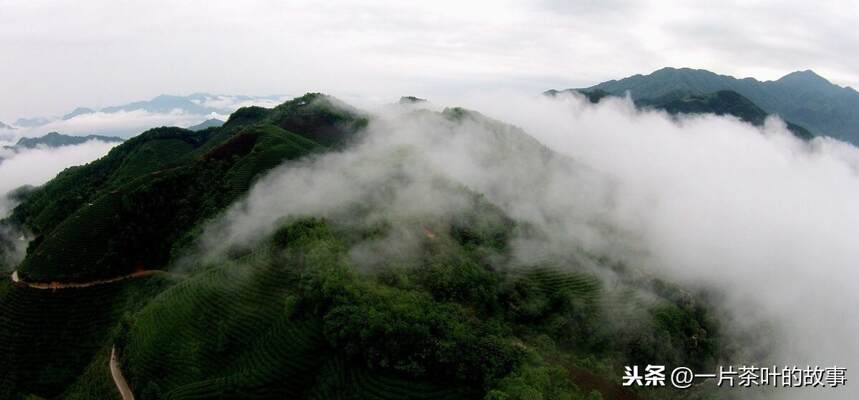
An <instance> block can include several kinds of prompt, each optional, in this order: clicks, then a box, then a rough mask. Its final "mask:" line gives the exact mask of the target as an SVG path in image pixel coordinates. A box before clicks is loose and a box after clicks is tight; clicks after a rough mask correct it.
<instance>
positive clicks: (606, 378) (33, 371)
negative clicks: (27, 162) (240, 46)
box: [0, 94, 730, 400]
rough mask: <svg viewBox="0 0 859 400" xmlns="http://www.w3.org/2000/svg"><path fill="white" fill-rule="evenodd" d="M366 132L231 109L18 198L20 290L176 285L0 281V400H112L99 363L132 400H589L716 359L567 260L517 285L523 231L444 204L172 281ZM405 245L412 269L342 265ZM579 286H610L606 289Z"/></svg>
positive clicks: (703, 318) (292, 112) (342, 219)
mask: <svg viewBox="0 0 859 400" xmlns="http://www.w3.org/2000/svg"><path fill="white" fill-rule="evenodd" d="M441 115H442V116H444V117H445V118H447V120H448V121H449V122H450V123H452V124H458V123H469V124H480V125H481V126H484V127H487V128H489V129H490V130H491V131H492V132H493V134H494V136H493V137H491V138H489V140H497V141H502V142H508V141H509V142H510V143H513V144H515V145H511V146H510V148H511V149H512V148H515V149H517V150H516V151H533V152H537V153H538V154H541V155H543V156H545V157H549V156H550V153H549V150H548V149H546V148H544V147H542V146H541V145H540V144H539V143H537V142H536V141H534V140H533V139H531V138H529V137H527V136H525V135H523V134H522V132H521V130H519V129H518V128H514V127H510V126H507V125H504V124H502V123H500V122H498V121H493V120H490V119H488V118H485V117H483V116H481V115H480V114H478V113H475V112H471V111H468V110H464V109H458V108H454V109H447V110H445V111H444V112H443V113H441ZM368 118H369V117H367V116H366V115H365V114H364V113H362V112H360V111H358V110H355V109H352V108H350V107H348V106H345V105H343V104H342V103H340V102H339V101H337V100H335V99H332V98H330V97H326V96H324V95H320V94H308V95H305V96H302V97H299V98H297V99H295V100H292V101H289V102H287V103H284V104H283V105H281V106H279V107H277V108H274V109H271V110H267V109H263V108H258V107H250V108H245V109H241V110H239V111H237V112H236V113H235V114H233V115H232V116H231V117H230V119H229V120H228V121H227V122H226V123H225V124H224V125H223V126H222V127H212V128H208V129H205V130H202V131H199V132H192V131H189V130H184V129H179V128H159V129H154V130H150V131H148V132H146V133H144V134H142V135H140V136H138V137H136V138H133V139H131V140H128V141H127V142H125V143H123V144H122V145H120V146H117V147H116V148H115V149H114V150H112V151H111V152H110V154H108V155H107V156H105V157H104V158H102V159H100V160H97V161H95V162H93V163H90V164H88V165H85V166H81V167H75V168H70V169H68V170H66V171H64V172H63V173H62V174H60V176H58V177H57V178H56V179H54V180H52V181H51V182H49V183H47V184H46V185H44V186H41V187H39V188H35V189H32V190H31V191H30V192H28V193H27V194H26V196H25V197H23V202H22V203H21V205H19V206H18V207H17V208H16V209H15V210H14V212H13V214H12V216H11V217H10V218H9V219H8V220H6V221H5V222H4V223H7V224H12V225H14V226H15V227H17V228H22V229H27V230H30V231H32V232H34V233H35V234H36V235H37V236H36V238H35V239H34V240H33V241H32V242H31V243H30V246H29V248H28V251H27V255H26V258H25V259H24V261H23V262H22V263H21V264H20V265H19V266H18V270H19V274H20V276H21V277H22V278H24V279H25V280H30V281H46V282H51V281H63V282H67V281H90V280H93V279H98V278H112V277H117V276H122V275H125V274H128V273H130V272H134V271H139V270H147V269H159V270H170V271H172V274H171V275H169V276H165V275H155V276H150V277H147V278H135V279H126V280H122V281H118V282H113V283H105V284H101V285H96V286H92V287H87V288H79V289H58V290H39V289H33V288H29V287H26V286H25V285H17V286H16V285H13V284H11V283H10V279H9V277H5V279H3V280H2V282H3V283H2V284H0V351H2V352H3V353H4V355H6V356H5V357H3V358H2V360H0V377H2V378H0V379H3V381H2V382H0V387H2V392H0V399H16V398H21V397H24V396H27V395H36V396H41V397H46V398H53V397H63V398H80V399H83V398H116V392H115V388H114V387H113V385H112V382H111V381H110V377H109V375H108V374H107V359H108V357H109V351H110V349H111V348H112V347H113V346H115V347H116V349H117V352H118V354H119V360H120V364H121V369H122V370H123V372H124V374H125V377H126V379H127V380H128V382H129V385H130V386H131V388H132V389H133V390H134V392H135V395H136V397H137V398H139V399H142V400H154V399H202V398H219V399H230V398H233V399H247V398H257V399H268V398H272V399H274V398H307V399H332V398H333V399H356V398H357V399H403V398H414V399H473V398H484V399H491V400H500V399H510V400H513V399H546V400H550V399H559V400H560V399H598V398H601V397H602V396H603V395H605V396H609V395H610V393H613V391H617V390H623V388H620V387H619V385H618V384H617V382H618V377H619V375H618V374H619V372H618V371H622V365H624V363H657V364H666V365H689V366H693V367H700V368H709V367H712V366H713V365H714V363H715V362H717V361H719V360H720V359H722V358H724V357H726V356H729V355H730V354H727V351H726V350H725V349H726V347H725V346H723V344H722V343H723V340H724V338H723V333H722V330H721V328H720V326H719V324H718V322H717V321H718V319H717V318H716V315H715V314H714V311H713V310H712V309H711V308H710V307H708V303H707V301H706V298H705V297H701V296H698V295H694V294H689V293H687V292H684V291H682V290H680V289H678V288H676V287H675V286H673V285H671V284H669V283H665V282H660V281H654V280H652V279H650V278H642V277H637V276H635V275H634V274H632V273H628V272H627V271H626V270H625V267H623V266H617V265H614V264H612V263H610V262H609V261H608V260H609V259H608V258H605V257H603V258H597V257H594V256H591V255H587V254H583V253H582V252H580V251H578V250H575V249H572V250H571V252H573V253H575V254H571V258H570V261H568V262H562V261H555V262H553V263H548V262H546V263H541V264H539V265H522V264H521V263H520V262H518V261H516V260H515V259H514V257H513V256H512V249H511V248H512V245H511V242H512V240H513V238H514V237H515V234H516V232H518V230H520V229H523V227H522V226H520V225H519V224H518V223H517V221H515V220H514V219H513V218H511V217H510V216H508V215H506V214H505V213H504V212H503V211H502V210H501V209H500V208H498V207H496V206H495V205H493V204H491V203H490V202H488V201H487V200H486V199H485V198H484V197H483V196H482V195H481V194H479V193H473V192H471V191H470V190H469V189H468V188H465V187H461V186H459V185H457V184H456V183H455V182H447V183H446V184H447V185H448V186H449V187H450V188H451V190H456V191H459V192H460V193H461V194H462V195H463V198H468V199H471V201H470V202H468V204H467V207H465V209H464V210H463V211H460V212H457V213H453V214H451V215H448V216H444V217H438V216H434V217H432V218H430V217H420V216H415V217H413V218H404V217H394V216H391V215H389V214H387V213H385V207H386V204H385V202H384V201H382V200H379V202H378V204H376V203H373V204H354V205H350V207H348V208H347V209H346V210H344V211H343V213H341V214H338V215H334V216H325V217H323V216H317V217H307V218H299V219H296V218H292V219H287V220H282V221H279V223H278V229H277V230H276V231H275V232H274V233H272V234H271V235H269V236H268V237H267V238H265V240H263V241H262V242H260V243H258V244H256V245H255V246H253V247H251V248H247V249H243V251H237V252H233V253H230V254H228V255H227V256H225V257H224V258H221V259H219V260H218V261H216V262H213V263H208V264H201V263H196V264H198V265H192V266H189V265H187V264H188V262H187V260H185V261H186V262H185V263H179V262H177V260H179V259H180V257H181V256H182V255H183V254H188V252H189V251H190V250H191V249H193V246H194V244H195V243H197V239H198V238H199V235H200V234H201V232H202V231H203V225H204V224H206V222H207V221H210V220H212V218H215V217H217V216H218V215H220V213H222V212H223V211H224V210H225V209H226V207H228V206H229V205H230V204H233V203H234V202H235V201H236V200H237V199H239V198H240V197H241V196H242V195H244V194H245V193H247V191H248V189H249V188H250V186H251V185H252V183H253V182H254V181H255V180H256V179H258V178H259V177H260V176H261V175H262V174H264V173H265V172H266V171H268V170H270V169H272V168H273V167H275V166H277V165H279V164H281V163H282V162H284V161H285V160H294V159H297V158H299V157H304V156H312V155H313V154H316V153H318V152H321V151H328V150H330V149H340V148H343V147H345V146H348V145H349V144H350V141H351V140H353V138H354V137H355V136H356V135H357V134H359V132H360V130H361V129H362V128H363V127H364V126H366V125H367V124H368V121H369V120H368ZM511 151H512V150H511ZM440 179H441V178H440ZM379 199H384V196H380V197H379ZM284 201H288V199H285V200H284ZM370 215H373V216H376V217H377V218H368V217H367V216H370ZM403 231H407V232H408V233H409V235H408V236H409V237H414V238H417V239H415V240H416V241H417V243H416V246H415V248H416V250H415V252H414V254H409V255H408V256H405V257H400V258H396V259H383V258H380V259H377V260H373V261H372V262H368V261H360V260H357V259H355V258H354V257H351V256H350V251H351V249H354V248H356V247H357V246H361V245H367V244H368V243H378V242H379V241H385V240H399V237H398V234H399V233H401V232H403ZM191 263H192V264H193V263H195V261H193V258H192V261H191ZM594 268H602V269H603V270H604V272H607V273H612V274H617V275H618V276H619V288H618V287H612V288H607V287H605V286H604V285H603V284H602V281H601V280H600V279H599V278H597V275H596V274H595V271H596V270H595V269H594ZM639 293H647V294H648V295H647V296H646V297H645V296H640V295H639ZM582 376H586V377H587V379H581V378H580V377H582ZM594 382H597V384H594ZM638 395H641V396H644V397H646V396H651V397H652V398H671V397H670V396H671V395H669V396H665V395H664V392H646V391H643V392H641V393H638ZM656 396H658V397H656Z"/></svg>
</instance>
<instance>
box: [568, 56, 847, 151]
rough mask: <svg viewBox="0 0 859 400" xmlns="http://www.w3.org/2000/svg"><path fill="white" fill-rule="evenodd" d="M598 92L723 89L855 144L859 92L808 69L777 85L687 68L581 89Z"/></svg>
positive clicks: (636, 96) (654, 95)
mask: <svg viewBox="0 0 859 400" xmlns="http://www.w3.org/2000/svg"><path fill="white" fill-rule="evenodd" d="M583 90H584V91H594V90H600V91H603V92H605V93H607V94H611V95H618V96H623V95H624V94H625V93H626V92H629V93H630V95H631V96H632V98H633V100H636V101H637V102H638V101H645V102H646V101H653V100H655V99H659V98H663V97H665V96H678V94H679V95H706V94H711V93H715V92H718V91H722V90H729V91H733V92H736V93H738V94H740V95H742V96H743V97H745V98H747V99H748V100H750V101H751V102H753V103H754V104H755V105H756V106H758V107H760V108H761V109H762V110H764V111H765V112H767V113H771V114H778V115H779V116H781V117H782V118H783V119H785V120H787V121H791V122H792V123H794V124H797V125H801V126H803V127H805V128H808V130H810V131H811V132H813V133H815V134H820V135H827V136H832V137H834V138H837V139H840V140H844V141H847V142H850V143H853V144H857V145H859V92H857V91H855V90H853V89H852V88H850V87H841V86H838V85H834V84H832V83H830V82H829V81H827V80H826V79H825V78H823V77H821V76H819V75H817V74H816V73H814V72H813V71H811V70H806V71H798V72H792V73H790V74H788V75H785V76H784V77H782V78H780V79H778V80H775V81H763V82H762V81H758V80H756V79H753V78H743V79H737V78H734V77H731V76H727V75H718V74H715V73H713V72H710V71H706V70H701V69H690V68H663V69H660V70H657V71H654V72H653V73H651V74H649V75H634V76H631V77H628V78H624V79H620V80H611V81H607V82H603V83H600V84H598V85H594V86H591V87H589V88H585V89H583Z"/></svg>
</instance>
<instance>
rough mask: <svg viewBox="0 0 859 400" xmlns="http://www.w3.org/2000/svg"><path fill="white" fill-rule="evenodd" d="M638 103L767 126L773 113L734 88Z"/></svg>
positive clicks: (792, 127) (797, 130)
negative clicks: (720, 116)
mask: <svg viewBox="0 0 859 400" xmlns="http://www.w3.org/2000/svg"><path fill="white" fill-rule="evenodd" d="M577 92H579V93H581V94H583V95H585V97H586V98H587V99H588V100H589V101H590V102H592V103H598V102H599V101H600V100H602V99H603V98H605V97H607V96H612V95H610V94H609V93H608V92H606V91H604V90H600V89H594V90H585V89H582V90H577ZM558 93H560V92H558V91H548V92H546V94H547V95H550V96H554V95H557V94H558ZM635 104H636V105H637V106H639V107H642V108H654V109H658V110H664V111H666V112H668V113H669V114H671V115H678V114H715V115H732V116H735V117H737V118H739V119H740V120H742V121H745V122H748V123H750V124H752V125H755V126H763V124H764V121H765V120H766V118H767V117H768V116H769V115H770V114H768V113H767V112H766V111H764V110H763V109H761V108H760V107H758V106H757V105H756V104H755V103H752V101H751V100H749V99H747V98H745V97H743V96H742V95H740V94H739V93H737V92H734V91H731V90H719V91H717V92H714V93H708V94H701V95H696V94H689V93H688V92H682V91H676V92H671V93H668V94H666V95H664V96H661V97H657V98H654V99H639V100H636V101H635ZM785 124H786V125H787V129H788V130H789V131H790V132H791V133H793V134H794V135H796V137H798V138H800V139H804V140H811V139H812V138H813V137H814V134H812V133H811V132H810V131H809V130H808V129H806V128H804V127H802V126H799V125H797V124H794V123H792V122H790V121H785Z"/></svg>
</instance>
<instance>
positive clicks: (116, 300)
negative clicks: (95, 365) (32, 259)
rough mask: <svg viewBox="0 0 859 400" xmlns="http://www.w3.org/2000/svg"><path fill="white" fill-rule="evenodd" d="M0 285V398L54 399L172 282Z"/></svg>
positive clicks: (5, 282)
mask: <svg viewBox="0 0 859 400" xmlns="http://www.w3.org/2000/svg"><path fill="white" fill-rule="evenodd" d="M3 278H4V279H3V280H2V282H0V353H2V354H3V357H0V388H2V389H0V390H2V392H0V393H2V395H0V398H8V396H11V394H12V393H17V392H21V393H33V394H37V395H39V396H43V397H53V396H56V395H58V394H60V393H61V392H63V391H64V390H65V389H66V387H67V386H69V385H71V384H72V383H73V382H75V381H76V380H77V379H78V377H79V376H80V375H81V374H82V372H83V371H84V369H85V368H86V367H87V366H88V365H89V364H90V363H91V362H92V360H93V358H94V357H95V356H96V353H97V352H98V351H100V350H102V349H103V348H104V346H105V344H106V343H108V342H109V340H110V338H111V337H112V335H113V329H114V328H115V326H116V324H117V322H118V320H119V318H120V317H121V316H122V315H123V313H126V312H131V311H133V310H134V308H135V307H136V306H137V305H139V304H140V302H142V301H144V300H145V299H146V298H148V297H150V296H152V295H154V292H157V291H160V290H161V289H162V288H163V287H164V286H165V285H167V284H169V282H168V281H167V280H166V279H165V278H162V277H150V278H141V279H139V280H129V281H123V282H118V283H116V284H111V285H100V286H94V287H91V288H82V289H63V290H56V291H51V290H39V289H31V288H27V287H16V286H14V285H13V284H12V283H11V280H10V279H9V277H8V276H4V277H3Z"/></svg>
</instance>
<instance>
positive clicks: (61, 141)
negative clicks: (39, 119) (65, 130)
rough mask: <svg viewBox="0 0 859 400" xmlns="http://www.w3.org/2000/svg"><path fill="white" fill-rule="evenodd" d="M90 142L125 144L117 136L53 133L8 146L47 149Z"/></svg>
mask: <svg viewBox="0 0 859 400" xmlns="http://www.w3.org/2000/svg"><path fill="white" fill-rule="evenodd" d="M90 140H100V141H102V142H117V143H120V142H123V141H124V140H123V139H120V138H118V137H115V136H101V135H88V136H71V135H63V134H60V133H57V132H51V133H49V134H47V135H44V136H41V137H34V138H21V139H19V140H18V143H16V144H15V146H7V148H9V147H12V148H19V149H20V148H27V149H32V148H35V147H38V146H46V147H62V146H73V145H76V144H81V143H85V142H88V141H90Z"/></svg>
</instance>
